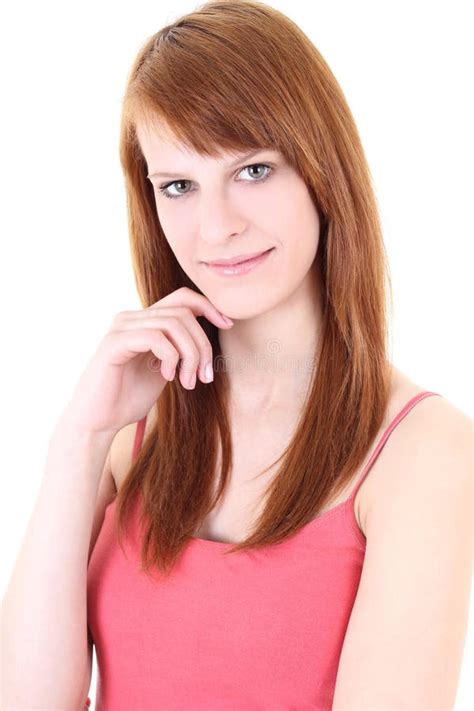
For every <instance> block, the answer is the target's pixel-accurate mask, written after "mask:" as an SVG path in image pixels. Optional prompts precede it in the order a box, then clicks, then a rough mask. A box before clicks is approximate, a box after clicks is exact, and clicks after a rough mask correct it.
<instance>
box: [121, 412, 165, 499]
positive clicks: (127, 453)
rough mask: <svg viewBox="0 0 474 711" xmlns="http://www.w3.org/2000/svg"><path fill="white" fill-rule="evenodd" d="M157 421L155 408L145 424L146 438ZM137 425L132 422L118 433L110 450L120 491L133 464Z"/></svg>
mask: <svg viewBox="0 0 474 711" xmlns="http://www.w3.org/2000/svg"><path fill="white" fill-rule="evenodd" d="M155 419H156V414H155V408H152V409H151V410H150V412H149V413H148V415H147V418H146V423H145V432H144V437H146V436H147V435H148V433H149V432H150V430H151V428H152V427H153V425H154V422H155ZM136 430H137V423H136V422H132V423H131V424H129V425H126V426H125V427H122V429H121V430H120V431H119V432H117V434H116V435H115V437H114V440H113V442H112V446H111V450H110V467H111V470H112V476H113V479H114V482H115V487H116V490H117V491H118V490H119V488H120V486H121V485H122V483H123V481H124V480H125V477H126V476H127V474H128V472H129V470H130V466H131V464H132V454H133V445H134V442H135V433H136Z"/></svg>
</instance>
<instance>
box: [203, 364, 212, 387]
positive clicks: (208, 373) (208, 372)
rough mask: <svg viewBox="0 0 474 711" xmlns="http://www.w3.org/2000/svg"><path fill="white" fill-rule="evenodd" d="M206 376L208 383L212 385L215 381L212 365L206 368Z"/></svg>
mask: <svg viewBox="0 0 474 711" xmlns="http://www.w3.org/2000/svg"><path fill="white" fill-rule="evenodd" d="M204 375H205V378H206V381H207V382H208V383H210V382H211V380H214V372H213V370H212V363H208V364H207V365H206V368H205V370H204Z"/></svg>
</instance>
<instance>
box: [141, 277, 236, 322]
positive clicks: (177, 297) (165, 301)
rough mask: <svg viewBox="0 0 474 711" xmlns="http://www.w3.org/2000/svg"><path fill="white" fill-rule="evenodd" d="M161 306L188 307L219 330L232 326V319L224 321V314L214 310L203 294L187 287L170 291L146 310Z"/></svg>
mask: <svg viewBox="0 0 474 711" xmlns="http://www.w3.org/2000/svg"><path fill="white" fill-rule="evenodd" d="M161 306H188V307H189V308H190V309H191V310H192V311H193V313H194V315H195V316H205V318H207V320H208V321H210V322H211V323H213V324H215V325H216V326H218V327H219V328H222V327H224V328H229V327H231V326H233V325H234V323H233V321H232V319H229V320H226V317H225V316H224V314H222V313H221V312H220V311H219V310H218V309H216V307H215V306H214V304H212V303H211V302H210V301H209V299H208V298H207V297H205V296H204V295H203V294H198V292H197V291H194V289H190V288H189V287H187V286H183V287H181V288H180V289H176V290H175V291H172V292H171V294H168V295H167V296H165V297H163V298H162V299H160V300H159V301H157V302H156V303H154V304H152V305H151V306H149V307H148V308H154V307H161Z"/></svg>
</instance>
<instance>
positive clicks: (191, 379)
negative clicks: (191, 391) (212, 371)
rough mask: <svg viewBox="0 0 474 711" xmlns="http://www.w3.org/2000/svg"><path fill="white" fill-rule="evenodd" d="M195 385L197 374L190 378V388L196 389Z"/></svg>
mask: <svg viewBox="0 0 474 711" xmlns="http://www.w3.org/2000/svg"><path fill="white" fill-rule="evenodd" d="M195 385H196V373H194V375H193V377H192V378H190V380H189V387H190V388H194V386H195Z"/></svg>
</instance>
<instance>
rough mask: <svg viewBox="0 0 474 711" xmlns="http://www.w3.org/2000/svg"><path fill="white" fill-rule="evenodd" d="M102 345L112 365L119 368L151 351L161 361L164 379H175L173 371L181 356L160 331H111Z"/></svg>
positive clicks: (143, 329) (146, 329) (144, 329)
mask: <svg viewBox="0 0 474 711" xmlns="http://www.w3.org/2000/svg"><path fill="white" fill-rule="evenodd" d="M101 345H102V348H103V349H104V351H105V352H106V354H107V358H108V359H109V362H110V364H111V365H118V366H122V365H125V364H126V363H128V362H129V361H130V360H132V359H133V358H135V357H136V356H137V355H140V354H143V353H148V352H149V351H151V352H152V353H153V354H154V355H155V356H156V357H157V358H158V359H159V360H160V361H161V366H160V367H161V372H162V375H163V377H166V379H167V380H172V379H173V378H174V374H173V371H175V369H176V365H177V363H178V361H179V357H180V355H179V352H178V350H177V349H176V348H175V346H174V344H173V343H172V342H171V341H170V340H169V339H168V338H167V337H166V335H165V334H164V333H163V332H162V331H160V330H159V329H148V328H140V329H129V330H123V331H119V330H116V331H110V332H109V333H107V334H106V336H105V338H104V339H103V341H102V344H101ZM171 376H172V377H171Z"/></svg>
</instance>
